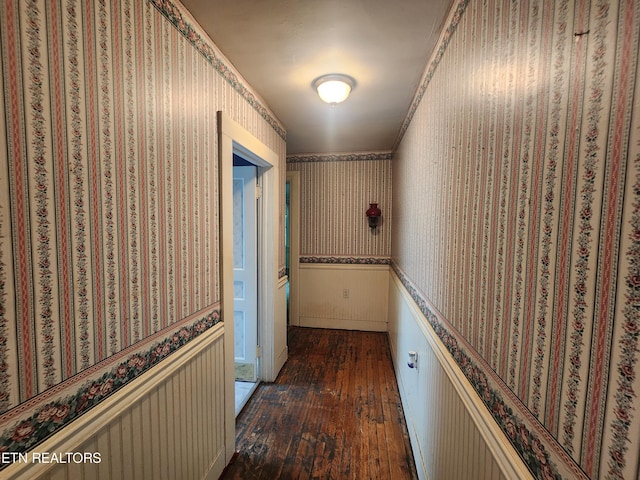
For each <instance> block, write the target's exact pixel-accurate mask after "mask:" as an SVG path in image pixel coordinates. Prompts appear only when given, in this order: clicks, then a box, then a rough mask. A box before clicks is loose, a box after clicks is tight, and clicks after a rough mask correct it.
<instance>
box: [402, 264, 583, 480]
mask: <svg viewBox="0 0 640 480" xmlns="http://www.w3.org/2000/svg"><path fill="white" fill-rule="evenodd" d="M391 267H392V268H393V271H394V272H395V273H396V275H397V276H398V279H399V280H400V282H401V283H402V285H403V286H404V288H405V289H406V291H407V292H408V293H409V295H410V296H411V298H412V299H413V301H414V302H415V303H416V305H417V306H418V309H419V310H420V312H422V314H423V315H424V317H425V318H426V319H427V322H429V325H430V326H431V328H432V329H433V331H434V332H435V334H436V335H437V336H438V338H439V339H440V341H441V342H442V344H443V345H444V346H445V348H446V349H447V350H448V351H449V353H450V354H451V356H452V357H453V359H454V361H455V362H456V364H457V365H458V367H459V368H460V370H461V371H462V373H463V374H464V376H465V377H466V378H467V380H469V383H470V384H471V385H472V386H473V388H474V390H475V392H476V393H477V394H478V397H479V398H480V399H481V400H482V402H483V403H484V404H485V406H486V407H487V410H488V411H489V413H490V414H491V416H492V417H493V419H494V420H495V421H496V423H497V424H498V426H499V427H500V429H501V430H502V431H503V433H504V434H505V435H506V437H507V438H508V439H509V442H510V443H511V445H513V447H514V448H515V449H516V451H517V452H518V453H519V455H520V457H521V458H522V460H523V461H524V463H525V464H526V465H527V467H528V468H529V470H530V471H531V473H532V474H533V476H534V477H535V478H540V479H545V480H550V479H562V478H572V479H575V480H578V479H587V478H588V477H587V475H586V474H585V473H584V472H583V471H582V470H581V469H580V467H579V466H578V465H577V464H576V463H575V462H574V461H573V460H572V459H571V458H570V457H569V456H568V455H567V454H566V453H565V452H564V451H563V450H562V449H556V450H555V451H554V452H549V450H548V448H547V446H545V445H546V444H547V443H548V441H549V435H548V434H547V433H546V432H545V431H544V430H543V429H542V428H541V425H539V424H535V422H534V424H533V425H535V427H534V426H532V418H531V416H530V415H527V414H526V412H527V411H526V408H523V407H522V405H519V402H518V401H517V400H516V399H514V398H513V396H512V397H511V398H510V399H509V401H507V400H505V397H504V391H505V387H504V385H503V384H502V382H501V381H500V379H498V378H496V377H495V376H493V377H489V376H488V375H487V373H486V372H487V371H491V369H490V367H489V366H488V365H487V364H486V362H484V361H483V360H482V359H481V358H478V357H477V356H476V355H472V354H471V352H472V351H473V349H472V348H471V347H469V346H468V345H467V344H466V342H465V341H464V340H463V339H462V338H460V335H459V334H458V333H456V332H455V329H454V328H453V327H452V326H451V325H449V324H448V323H447V322H446V320H444V319H443V318H442V317H441V316H440V315H439V314H437V313H435V312H434V311H433V310H432V307H431V305H430V303H429V302H428V301H427V300H426V299H425V298H426V297H425V296H424V294H422V293H421V292H420V290H419V289H418V288H417V287H416V286H415V285H414V284H413V283H412V282H411V280H410V279H409V278H408V277H407V276H406V275H405V274H404V273H403V272H402V270H400V268H399V267H398V266H397V265H396V264H395V263H393V262H392V263H391ZM514 400H515V401H514ZM518 407H519V408H518ZM525 417H528V418H527V420H525ZM543 440H544V441H543ZM559 463H560V464H562V465H563V467H564V468H563V469H562V470H560V469H559V468H558V464H559ZM561 471H564V473H565V474H566V473H567V472H570V474H571V477H566V476H563V475H562V474H561Z"/></svg>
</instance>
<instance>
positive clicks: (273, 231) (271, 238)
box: [218, 111, 280, 463]
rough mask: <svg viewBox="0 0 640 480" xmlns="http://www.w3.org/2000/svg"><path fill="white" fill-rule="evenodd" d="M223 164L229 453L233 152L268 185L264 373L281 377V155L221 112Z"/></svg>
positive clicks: (261, 235) (261, 251)
mask: <svg viewBox="0 0 640 480" xmlns="http://www.w3.org/2000/svg"><path fill="white" fill-rule="evenodd" d="M218 149H219V165H220V178H219V188H220V270H221V284H220V295H221V313H222V319H223V321H224V329H225V335H224V345H225V352H224V362H225V447H226V448H225V456H226V463H228V462H229V461H230V460H231V457H232V456H233V454H234V452H235V408H234V405H235V395H234V390H235V378H234V377H235V373H234V319H233V303H234V299H233V297H234V295H233V153H234V151H235V152H238V154H239V155H240V156H241V157H243V158H245V159H246V160H248V161H249V162H251V163H253V164H254V165H256V166H257V167H258V172H257V178H258V179H259V182H260V184H261V186H262V201H261V202H258V210H257V215H258V341H259V342H260V345H261V347H262V356H261V358H260V360H259V361H260V372H259V373H260V376H261V378H262V379H264V380H267V381H272V380H274V378H275V372H274V369H275V360H274V359H275V351H274V350H275V348H274V336H275V332H274V330H275V327H274V322H275V293H276V289H277V280H278V278H277V277H278V259H277V255H276V251H277V250H276V246H277V245H279V241H280V240H279V231H278V228H277V226H278V223H279V222H278V218H280V217H279V210H278V202H277V199H278V191H279V190H278V178H279V177H278V155H277V154H276V153H275V152H273V150H271V149H270V148H268V147H267V146H266V145H265V144H264V143H262V142H261V141H260V140H258V139H257V138H256V137H255V136H253V135H252V134H251V133H250V132H249V131H247V130H246V129H245V128H244V127H242V126H241V125H240V124H238V123H237V122H235V121H234V120H232V119H231V118H230V117H229V116H228V115H226V114H225V113H224V112H220V111H219V112H218Z"/></svg>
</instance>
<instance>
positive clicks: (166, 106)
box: [0, 0, 286, 451]
mask: <svg viewBox="0 0 640 480" xmlns="http://www.w3.org/2000/svg"><path fill="white" fill-rule="evenodd" d="M0 52H1V55H2V71H1V74H0V91H1V92H2V93H1V94H0V104H2V106H3V107H4V111H5V115H4V116H3V117H2V119H0V435H1V436H0V448H1V449H3V451H4V450H5V449H9V450H22V449H25V448H28V447H29V446H31V445H33V444H34V443H35V442H37V441H39V440H41V439H42V438H43V436H46V435H48V434H49V433H51V432H52V431H55V430H56V429H57V428H59V427H60V426H61V425H64V424H65V423H66V422H68V421H70V420H71V419H73V418H74V416H77V415H78V414H79V413H82V411H84V409H86V408H89V407H90V406H91V405H95V404H96V403H98V402H99V401H100V399H101V398H104V397H105V396H106V395H108V394H109V393H110V391H112V390H113V389H114V388H116V387H117V386H119V385H121V384H122V383H123V382H125V381H128V380H131V379H132V378H135V377H136V376H137V375H139V374H140V373H142V372H144V371H145V370H146V369H147V368H149V367H150V366H152V365H153V364H155V363H157V362H159V361H160V360H162V359H163V358H165V357H166V356H167V355H169V354H170V353H171V352H173V351H174V350H175V349H177V348H179V347H180V346H181V345H183V344H184V343H186V342H188V341H189V340H190V339H191V338H194V337H195V336H197V335H199V334H201V333H202V332H203V331H204V330H206V329H208V328H210V327H212V326H213V325H214V324H215V323H216V322H217V321H219V320H220V319H219V313H218V309H219V301H220V282H219V278H220V273H219V258H218V257H219V228H218V215H219V212H218V195H219V194H218V145H217V125H216V112H217V111H218V110H222V111H224V112H226V113H227V114H228V115H229V116H230V117H231V118H233V119H234V120H235V121H237V122H239V123H240V124H242V125H243V126H244V127H246V128H247V129H248V130H249V131H250V132H251V133H252V134H253V135H255V136H256V137H257V138H259V139H260V140H261V141H262V142H263V143H265V144H266V145H267V146H268V147H269V148H271V149H272V150H273V151H275V152H276V153H277V154H278V155H279V156H280V158H281V159H282V162H283V163H284V156H285V148H286V147H285V139H284V137H285V133H284V129H283V128H282V126H281V125H280V123H279V122H278V121H277V119H275V117H274V116H273V115H272V114H271V113H270V112H269V110H267V109H266V108H265V107H264V106H263V105H262V104H261V102H260V100H259V99H258V98H257V97H256V95H255V94H254V93H253V92H252V91H251V89H250V88H249V87H247V86H246V84H245V83H244V82H243V80H242V79H241V78H240V77H239V75H238V74H237V73H236V72H235V71H234V70H233V68H232V67H231V66H229V63H228V62H227V61H226V60H225V59H224V57H222V56H221V54H220V53H219V52H218V51H217V50H216V48H215V46H213V44H212V42H211V41H210V40H209V39H208V38H207V37H206V36H205V35H204V34H203V33H202V32H201V31H200V30H199V27H198V26H197V24H195V22H194V21H193V19H192V18H191V17H190V16H189V15H188V13H186V11H185V10H184V9H183V7H182V6H181V5H180V4H179V3H172V2H169V1H161V0H154V1H134V0H117V1H103V0H91V1H80V0H64V1H63V0H55V1H44V0H40V1H33V0H30V1H19V0H3V1H2V2H0ZM281 170H282V171H283V173H282V178H283V179H284V168H282V169H281ZM283 184H284V181H283V180H282V185H283ZM281 197H282V198H283V199H284V188H282V194H281ZM280 225H281V226H282V225H283V219H280ZM280 264H281V265H284V248H283V247H282V248H281V250H280Z"/></svg>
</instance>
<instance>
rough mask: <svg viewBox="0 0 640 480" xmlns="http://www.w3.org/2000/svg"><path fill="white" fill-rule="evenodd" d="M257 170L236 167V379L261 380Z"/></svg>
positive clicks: (234, 204) (234, 188)
mask: <svg viewBox="0 0 640 480" xmlns="http://www.w3.org/2000/svg"><path fill="white" fill-rule="evenodd" d="M256 210H257V209H256V167H255V166H251V167H233V290H234V304H233V305H234V317H235V321H234V326H235V338H234V340H235V347H234V354H235V363H236V378H237V379H238V380H245V381H251V382H255V381H256V380H257V373H258V372H257V369H256V350H257V345H258V267H257V265H258V258H257V257H258V248H257V211H256Z"/></svg>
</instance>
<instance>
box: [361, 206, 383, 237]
mask: <svg viewBox="0 0 640 480" xmlns="http://www.w3.org/2000/svg"><path fill="white" fill-rule="evenodd" d="M365 215H366V216H367V220H368V221H369V227H370V228H371V230H372V231H373V230H375V229H376V227H377V226H378V221H379V220H380V216H381V215H382V211H381V210H380V209H379V208H378V204H377V203H370V204H369V208H368V209H367V211H366V212H365Z"/></svg>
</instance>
